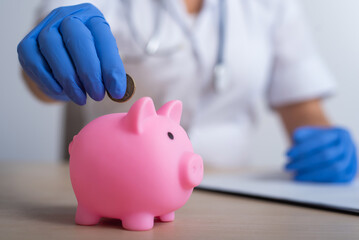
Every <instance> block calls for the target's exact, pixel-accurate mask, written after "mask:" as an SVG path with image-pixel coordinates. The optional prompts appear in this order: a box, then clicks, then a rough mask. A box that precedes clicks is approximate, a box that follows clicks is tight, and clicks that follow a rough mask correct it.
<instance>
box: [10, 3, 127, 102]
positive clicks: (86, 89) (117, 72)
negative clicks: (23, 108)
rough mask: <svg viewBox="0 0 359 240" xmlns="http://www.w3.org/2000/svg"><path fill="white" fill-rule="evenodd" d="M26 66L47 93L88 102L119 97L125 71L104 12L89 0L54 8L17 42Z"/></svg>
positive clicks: (122, 90) (120, 96)
mask: <svg viewBox="0 0 359 240" xmlns="http://www.w3.org/2000/svg"><path fill="white" fill-rule="evenodd" d="M17 51H18V55H19V61H20V64H21V65H22V67H23V69H24V71H25V72H26V73H27V74H28V75H29V77H30V78H31V79H32V80H33V81H34V82H35V83H36V84H37V85H38V87H39V88H40V89H41V90H42V91H43V92H44V93H46V94H47V95H48V96H49V97H51V98H54V99H57V100H69V99H70V100H72V101H74V102H75V103H77V104H79V105H83V104H85V103H86V93H87V94H88V95H89V96H90V97H91V98H93V99H94V100H97V101H100V100H102V99H103V98H104V95H105V89H107V90H108V91H109V93H110V94H111V96H112V97H114V98H117V99H121V98H122V97H123V96H124V94H125V92H126V74H125V70H124V67H123V63H122V61H121V58H120V55H119V53H118V49H117V45H116V40H115V38H114V36H113V35H112V32H111V30H110V26H109V25H108V23H107V22H106V20H105V18H104V16H103V15H102V13H101V12H100V11H99V10H98V9H97V8H96V7H94V6H93V5H91V4H88V3H85V4H80V5H75V6H68V7H60V8H56V9H55V10H53V11H52V12H51V13H50V14H49V15H48V16H47V17H46V18H45V19H44V20H43V21H42V22H41V23H40V24H39V25H38V26H36V27H35V28H34V29H33V30H32V31H31V32H30V33H29V34H28V35H27V36H26V37H25V38H24V39H23V40H22V41H21V42H20V43H19V45H18V47H17Z"/></svg>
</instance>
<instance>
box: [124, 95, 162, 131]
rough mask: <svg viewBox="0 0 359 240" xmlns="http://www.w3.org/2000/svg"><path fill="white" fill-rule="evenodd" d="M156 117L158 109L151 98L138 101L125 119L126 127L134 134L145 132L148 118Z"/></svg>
mask: <svg viewBox="0 0 359 240" xmlns="http://www.w3.org/2000/svg"><path fill="white" fill-rule="evenodd" d="M155 115H156V109H155V106H154V104H153V101H152V99H151V98H149V97H144V98H140V99H138V100H137V101H136V102H135V103H134V104H133V105H132V107H131V109H130V110H129V111H128V113H127V115H126V116H125V118H124V121H125V122H126V125H127V126H126V127H127V128H128V129H129V130H130V131H132V132H134V133H138V134H139V133H142V132H143V130H144V129H143V122H144V120H145V119H146V118H148V117H152V116H155Z"/></svg>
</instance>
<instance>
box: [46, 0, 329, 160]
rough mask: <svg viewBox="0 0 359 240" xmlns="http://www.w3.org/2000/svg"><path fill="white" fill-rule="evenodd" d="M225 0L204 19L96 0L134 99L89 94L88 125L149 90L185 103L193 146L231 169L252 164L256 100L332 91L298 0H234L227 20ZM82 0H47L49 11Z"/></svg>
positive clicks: (156, 6) (181, 11)
mask: <svg viewBox="0 0 359 240" xmlns="http://www.w3.org/2000/svg"><path fill="white" fill-rule="evenodd" d="M219 1H221V0H204V1H203V5H202V8H201V11H200V12H199V13H198V14H196V15H191V14H189V13H188V12H187V11H186V7H185V5H184V1H183V0H170V1H164V0H146V1H145V0H132V1H127V0H107V1H89V2H91V3H92V4H94V5H95V6H96V7H98V8H99V9H100V11H102V13H103V14H104V16H105V18H106V20H107V21H108V22H109V24H110V26H111V30H112V32H113V34H114V36H115V38H116V41H117V45H118V49H119V53H120V56H121V58H122V60H123V62H124V66H125V70H126V72H127V73H128V74H130V75H131V76H132V77H133V79H134V80H135V82H136V93H135V95H134V97H133V98H132V99H131V100H130V101H129V102H127V103H116V102H112V101H111V100H110V99H109V98H107V97H106V98H105V99H104V100H103V101H100V102H96V101H93V100H92V99H90V98H88V100H87V104H86V105H85V106H84V107H82V108H83V114H84V116H85V119H86V122H89V121H91V120H93V119H94V118H96V117H99V116H101V115H104V114H109V113H113V112H126V111H128V110H129V108H130V106H131V105H132V104H133V103H134V101H136V100H137V99H139V98H141V97H143V96H150V97H152V98H153V100H154V103H155V105H156V107H157V108H158V107H159V106H161V105H163V104H164V103H165V102H167V101H169V100H173V99H179V100H181V101H182V102H183V117H182V122H181V124H182V125H183V126H184V128H185V129H186V130H187V132H188V134H189V136H190V138H191V141H192V143H193V146H194V148H195V151H196V152H198V153H199V154H200V155H202V157H203V159H204V161H205V163H206V164H207V165H212V166H217V167H218V166H220V167H232V166H239V165H242V164H244V163H245V162H246V160H248V150H249V144H250V142H251V141H250V140H251V135H252V131H253V127H254V125H255V120H256V102H257V101H258V99H263V100H264V101H266V103H267V105H268V106H269V107H272V108H275V107H277V106H281V105H286V104H290V103H294V102H297V101H305V100H306V99H311V98H315V97H323V96H326V95H328V94H329V93H330V92H331V91H332V90H333V87H334V84H333V82H332V80H331V76H330V75H329V74H328V72H327V70H326V68H325V67H324V66H323V65H322V63H321V60H320V59H319V57H318V55H317V53H316V51H315V49H314V48H313V45H312V42H311V39H310V37H309V36H308V33H307V28H306V24H305V22H304V21H303V16H302V14H301V12H300V9H299V8H298V6H297V3H296V1H292V0H227V1H225V16H220V11H219V10H218V9H219V4H220V3H219ZM81 2H82V1H55V0H52V1H44V2H43V5H42V6H41V8H40V11H41V16H45V15H46V14H48V13H49V12H50V11H51V10H52V9H54V8H56V7H59V6H64V5H73V4H79V3H81ZM221 17H223V18H224V21H225V23H224V26H225V28H224V30H225V31H224V37H223V39H224V43H223V61H224V64H225V67H226V83H225V87H224V88H223V89H222V90H218V89H217V88H216V87H215V83H214V68H215V66H216V61H217V57H218V48H219V47H220V46H219V37H218V36H219V34H220V28H219V27H218V25H219V22H220V19H221ZM155 31H158V34H157V33H156V34H157V35H156V37H158V38H159V43H160V44H159V46H158V52H159V54H154V55H151V54H147V53H146V49H145V48H146V43H148V41H150V40H151V38H152V36H153V34H154V32H155Z"/></svg>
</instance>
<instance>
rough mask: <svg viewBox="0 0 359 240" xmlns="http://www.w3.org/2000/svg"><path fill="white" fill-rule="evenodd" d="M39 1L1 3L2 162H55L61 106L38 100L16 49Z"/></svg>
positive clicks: (0, 90)
mask: <svg viewBox="0 0 359 240" xmlns="http://www.w3.org/2000/svg"><path fill="white" fill-rule="evenodd" d="M39 3H40V1H39V0H32V1H26V0H17V1H11V0H0V36H1V37H0V73H1V75H0V83H1V85H0V161H4V160H13V161H15V160H16V161H19V160H22V161H31V160H40V161H56V160H57V159H58V158H59V155H60V147H61V127H62V106H61V105H58V104H57V105H47V104H43V103H40V102H39V101H37V100H36V99H35V98H34V97H33V96H32V95H31V94H30V92H29V91H28V90H27V88H26V86H25V85H24V83H23V81H22V78H21V73H20V67H19V63H18V59H17V52H16V46H17V44H18V43H19V41H20V40H21V39H22V38H23V37H24V36H25V34H26V33H27V32H29V31H30V30H31V28H32V27H33V26H34V24H35V21H36V15H35V9H36V6H37V5H38V4H39Z"/></svg>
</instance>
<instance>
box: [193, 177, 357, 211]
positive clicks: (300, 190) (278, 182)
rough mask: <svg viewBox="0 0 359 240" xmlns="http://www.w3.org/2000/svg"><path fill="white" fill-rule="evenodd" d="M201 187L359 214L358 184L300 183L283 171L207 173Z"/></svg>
mask: <svg viewBox="0 0 359 240" xmlns="http://www.w3.org/2000/svg"><path fill="white" fill-rule="evenodd" d="M198 188H202V189H207V190H212V191H220V192H228V193H234V194H242V195H247V196H253V197H260V198H266V199H271V200H278V201H282V202H290V203H297V204H301V205H303V204H304V205H308V206H311V207H318V208H325V209H328V210H336V211H338V210H339V211H345V212H350V213H356V214H359V181H358V180H357V181H355V182H353V183H351V184H316V183H299V182H294V181H293V180H291V179H290V176H289V175H287V174H286V173H283V172H273V171H272V172H267V173H251V174H243V173H241V174H239V173H238V174H235V173H230V174H223V173H221V174H213V173H212V174H205V176H204V178H203V181H202V183H201V184H200V186H199V187H198Z"/></svg>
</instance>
